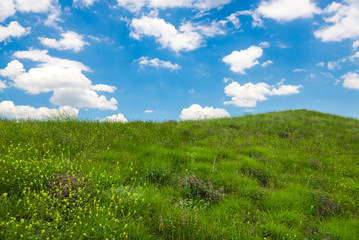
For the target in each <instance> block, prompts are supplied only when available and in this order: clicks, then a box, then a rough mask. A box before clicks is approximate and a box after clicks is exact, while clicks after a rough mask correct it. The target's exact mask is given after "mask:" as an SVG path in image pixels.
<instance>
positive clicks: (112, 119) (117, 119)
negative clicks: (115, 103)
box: [100, 113, 128, 123]
mask: <svg viewBox="0 0 359 240" xmlns="http://www.w3.org/2000/svg"><path fill="white" fill-rule="evenodd" d="M100 122H121V123H127V122H128V120H127V119H126V118H125V116H124V115H123V114H122V113H119V114H115V115H112V116H108V117H105V118H103V119H100Z"/></svg>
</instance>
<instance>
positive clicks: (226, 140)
mask: <svg viewBox="0 0 359 240" xmlns="http://www.w3.org/2000/svg"><path fill="white" fill-rule="evenodd" d="M0 132H1V137H0V239H18V238H21V237H23V238H25V239H26V238H27V239H35V238H38V239H46V238H50V239H57V238H59V239H71V238H72V239H80V238H83V239H106V238H109V239H111V238H115V239H120V238H130V239H305V238H307V239H323V238H326V239H353V240H354V239H357V237H358V236H359V227H358V226H359V218H358V216H359V214H358V209H359V194H358V193H359V157H358V154H359V121H358V120H354V119H348V118H342V117H338V116H333V115H328V114H322V113H318V112H312V111H306V110H298V111H285V112H277V113H266V114H259V115H253V116H251V115H249V116H245V117H240V118H228V119H216V120H205V121H186V122H167V123H151V122H145V123H144V122H132V123H128V124H120V123H93V122H81V121H64V122H61V121H47V122H36V121H25V122H20V123H17V122H15V121H8V120H0ZM79 172H80V174H82V176H83V178H81V177H78V176H77V174H78V173H79ZM57 173H59V174H62V175H63V176H64V175H65V174H68V175H71V176H73V179H75V183H77V184H78V187H77V189H76V191H77V192H76V194H78V195H76V194H74V195H71V197H67V198H65V199H64V200H60V199H59V197H57V196H58V195H56V194H55V195H54V194H53V195H51V194H50V192H49V190H48V188H49V184H50V182H51V179H52V177H51V176H53V175H54V174H57ZM192 175H196V176H197V177H199V178H201V179H203V181H204V183H207V180H208V179H211V180H212V183H213V186H214V189H213V191H215V190H217V189H219V188H220V187H223V190H224V194H223V195H222V196H223V198H222V199H221V200H220V201H219V202H218V203H217V202H215V201H207V200H205V199H201V198H199V197H197V196H196V195H194V194H193V191H191V187H190V185H188V184H187V185H185V186H181V185H180V184H179V178H182V179H186V176H187V177H188V176H192ZM187 180H188V181H190V179H187ZM84 182H87V185H86V186H85V184H84ZM52 186H53V187H54V186H55V187H54V188H57V189H59V188H61V189H62V188H63V187H64V186H61V187H60V186H58V185H52ZM192 190H193V189H192ZM74 191H75V190H74ZM91 191H92V193H91ZM206 191H209V190H208V189H207V190H206ZM88 193H91V195H87V194H88ZM208 196H211V195H208ZM326 198H327V199H326Z"/></svg>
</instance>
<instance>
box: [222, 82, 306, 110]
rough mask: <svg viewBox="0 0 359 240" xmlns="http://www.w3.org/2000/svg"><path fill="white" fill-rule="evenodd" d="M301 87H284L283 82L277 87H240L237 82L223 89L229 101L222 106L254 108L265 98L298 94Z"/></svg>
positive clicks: (258, 84) (253, 85)
mask: <svg viewBox="0 0 359 240" xmlns="http://www.w3.org/2000/svg"><path fill="white" fill-rule="evenodd" d="M301 87H302V86H301V85H297V86H294V85H284V84H283V81H282V82H280V83H278V84H277V87H275V86H270V85H268V84H266V83H257V84H253V83H246V84H244V85H240V84H239V83H238V82H232V83H230V84H229V85H228V86H226V87H225V88H224V92H225V94H226V95H227V96H228V97H231V100H230V101H225V102H224V104H225V105H228V104H233V105H235V106H237V107H255V106H257V102H261V101H265V100H267V99H268V98H267V96H273V95H277V96H280V95H291V94H296V93H299V89H300V88H301Z"/></svg>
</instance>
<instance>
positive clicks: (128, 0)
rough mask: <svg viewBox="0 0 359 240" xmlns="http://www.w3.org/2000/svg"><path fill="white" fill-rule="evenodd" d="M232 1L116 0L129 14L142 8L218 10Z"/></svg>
mask: <svg viewBox="0 0 359 240" xmlns="http://www.w3.org/2000/svg"><path fill="white" fill-rule="evenodd" d="M231 1H232V0H176V1H169V0H117V3H118V6H120V7H123V8H126V9H128V10H129V11H131V12H138V11H140V10H141V9H142V8H143V7H147V8H156V9H165V8H195V9H197V10H201V11H203V10H209V9H212V8H220V7H222V6H223V5H226V4H228V3H230V2H231Z"/></svg>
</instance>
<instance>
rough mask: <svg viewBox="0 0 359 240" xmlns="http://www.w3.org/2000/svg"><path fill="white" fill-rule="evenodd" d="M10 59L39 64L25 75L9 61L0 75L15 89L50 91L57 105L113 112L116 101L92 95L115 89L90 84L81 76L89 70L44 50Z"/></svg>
mask: <svg viewBox="0 0 359 240" xmlns="http://www.w3.org/2000/svg"><path fill="white" fill-rule="evenodd" d="M14 56H15V57H17V58H19V59H29V60H32V61H35V62H40V63H39V64H38V65H37V66H35V67H33V68H31V69H30V70H28V71H27V72H26V71H25V69H24V66H23V64H22V63H20V62H19V61H18V60H13V61H12V62H10V63H9V64H8V65H7V67H6V68H4V69H1V70H0V75H2V76H4V77H8V78H9V79H11V80H12V81H13V83H14V86H15V87H17V88H19V89H22V90H24V91H25V92H26V93H29V94H39V93H44V92H53V96H52V97H51V98H50V102H51V103H53V104H55V105H58V106H71V107H87V108H98V109H103V110H105V109H111V110H116V109H117V107H116V104H117V101H116V99H114V98H111V99H109V100H107V98H106V97H105V96H103V95H101V96H99V95H98V94H97V93H96V92H95V91H105V92H113V91H114V90H115V89H116V88H115V87H113V86H108V85H104V84H97V85H92V82H91V81H90V80H89V79H88V78H87V77H86V76H85V75H84V74H83V73H82V71H86V70H87V71H88V70H89V68H88V67H86V66H85V65H83V64H82V63H80V62H76V61H71V60H67V59H60V58H54V57H51V56H49V55H48V54H47V51H40V50H30V51H19V52H15V54H14Z"/></svg>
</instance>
